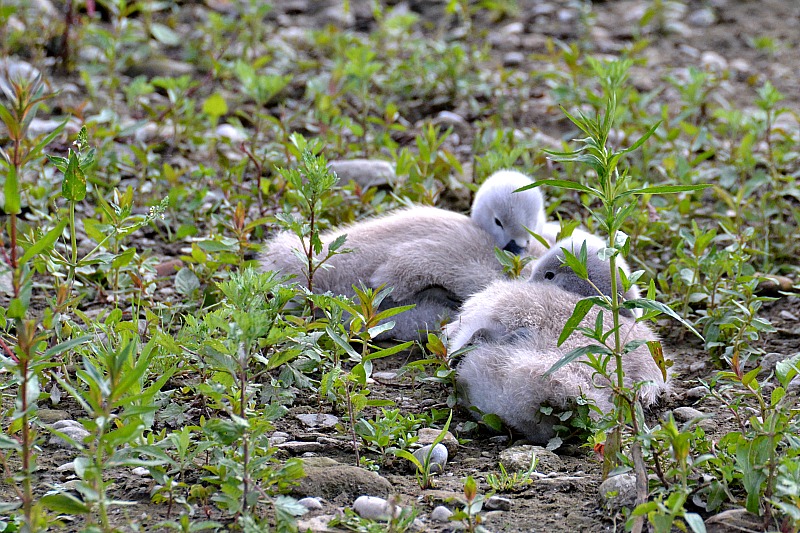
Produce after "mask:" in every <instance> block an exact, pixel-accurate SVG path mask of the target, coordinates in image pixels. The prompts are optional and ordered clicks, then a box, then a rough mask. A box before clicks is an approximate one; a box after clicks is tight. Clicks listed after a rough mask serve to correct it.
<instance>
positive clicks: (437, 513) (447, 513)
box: [431, 505, 453, 522]
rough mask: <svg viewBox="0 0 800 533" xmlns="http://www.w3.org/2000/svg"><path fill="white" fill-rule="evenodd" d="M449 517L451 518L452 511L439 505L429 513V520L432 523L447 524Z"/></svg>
mask: <svg viewBox="0 0 800 533" xmlns="http://www.w3.org/2000/svg"><path fill="white" fill-rule="evenodd" d="M451 516H453V511H451V510H450V509H448V508H447V507H445V506H444V505H440V506H438V507H437V508H436V509H434V510H433V511H431V520H433V521H434V522H449V521H450V517H451Z"/></svg>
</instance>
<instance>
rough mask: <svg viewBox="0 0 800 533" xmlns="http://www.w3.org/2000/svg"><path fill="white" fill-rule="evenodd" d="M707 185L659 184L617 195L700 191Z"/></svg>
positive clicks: (709, 185) (621, 196)
mask: <svg viewBox="0 0 800 533" xmlns="http://www.w3.org/2000/svg"><path fill="white" fill-rule="evenodd" d="M708 187H711V184H708V183H703V184H699V185H659V186H657V187H645V188H644V189H631V190H629V191H625V192H623V193H621V194H620V195H619V197H620V198H624V197H625V196H630V195H632V194H633V195H640V194H672V193H678V192H693V191H700V190H702V189H706V188H708Z"/></svg>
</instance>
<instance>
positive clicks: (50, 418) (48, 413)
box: [36, 409, 69, 424]
mask: <svg viewBox="0 0 800 533" xmlns="http://www.w3.org/2000/svg"><path fill="white" fill-rule="evenodd" d="M36 416H37V417H39V421H40V422H42V423H44V424H53V423H54V422H60V421H61V420H69V413H68V412H66V411H62V410H60V409H38V410H37V411H36Z"/></svg>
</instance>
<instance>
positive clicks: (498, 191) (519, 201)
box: [472, 170, 545, 254]
mask: <svg viewBox="0 0 800 533" xmlns="http://www.w3.org/2000/svg"><path fill="white" fill-rule="evenodd" d="M531 183H533V182H532V181H531V179H530V178H529V177H528V176H526V175H525V174H522V173H520V172H516V171H513V170H500V171H498V172H495V173H494V174H492V175H491V176H489V178H488V179H487V180H486V181H485V182H484V183H483V185H481V188H480V189H478V192H477V194H476V195H475V201H474V202H473V203H472V220H473V221H474V222H475V223H476V224H477V225H478V226H479V227H480V228H482V229H483V230H484V231H486V232H487V233H489V234H490V235H491V236H492V238H493V239H494V242H495V244H496V245H497V247H498V248H502V249H503V250H506V251H509V252H511V253H514V254H520V253H522V252H524V251H525V250H526V249H527V248H528V245H529V244H530V242H531V239H532V238H533V237H531V235H530V233H528V232H527V231H526V229H525V228H528V229H530V230H531V231H534V232H536V233H541V232H542V230H543V228H544V223H545V218H544V199H543V198H542V193H541V192H539V190H538V189H528V190H527V191H522V192H514V191H515V190H517V189H519V188H520V187H524V186H525V185H530V184H531Z"/></svg>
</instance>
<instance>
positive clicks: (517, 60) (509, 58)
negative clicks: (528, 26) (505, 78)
mask: <svg viewBox="0 0 800 533" xmlns="http://www.w3.org/2000/svg"><path fill="white" fill-rule="evenodd" d="M524 61H525V54H523V53H522V52H508V53H507V54H505V55H504V56H503V66H504V67H518V66H520V65H521V64H522V63H523V62H524Z"/></svg>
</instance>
